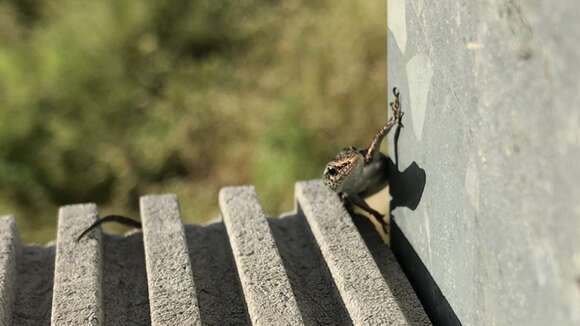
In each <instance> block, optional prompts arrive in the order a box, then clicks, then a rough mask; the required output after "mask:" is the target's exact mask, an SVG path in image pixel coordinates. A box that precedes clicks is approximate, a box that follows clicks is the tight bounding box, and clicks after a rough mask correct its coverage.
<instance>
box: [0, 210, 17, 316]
mask: <svg viewBox="0 0 580 326" xmlns="http://www.w3.org/2000/svg"><path fill="white" fill-rule="evenodd" d="M19 251H20V239H19V236H18V231H17V230H16V222H15V221H14V217H13V216H2V217H0V325H2V326H4V325H6V326H8V325H12V310H13V308H14V300H15V298H16V285H17V280H16V278H17V275H16V274H17V268H16V259H17V257H18V252H19Z"/></svg>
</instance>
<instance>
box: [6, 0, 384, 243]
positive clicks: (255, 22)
mask: <svg viewBox="0 0 580 326" xmlns="http://www.w3.org/2000/svg"><path fill="white" fill-rule="evenodd" d="M385 38H386V24H385V8H384V1H340V0H339V1H336V0H318V1H308V0H278V1H276V0H237V1H229V0H169V1H157V0H141V1H133V0H100V1H88V0H47V1H38V0H12V1H6V0H4V1H0V214H8V213H11V214H14V215H15V216H16V217H17V221H18V224H19V226H18V227H19V229H20V231H21V235H22V237H23V238H24V240H25V241H27V242H30V241H36V242H44V241H48V240H50V239H53V238H54V236H55V227H56V226H55V224H56V216H57V210H58V207H59V206H60V205H65V204H71V203H79V202H96V203H97V204H99V208H100V212H101V214H110V213H118V214H125V215H129V216H134V217H137V216H138V198H139V196H140V195H144V194H150V193H166V192H173V193H177V195H178V197H179V198H180V204H181V208H182V215H183V219H184V220H185V221H187V222H189V223H201V222H203V221H207V220H208V219H210V218H213V217H215V216H217V215H218V214H219V209H218V206H217V192H218V190H219V188H220V187H222V186H226V185H236V184H246V183H251V184H254V185H256V187H257V190H258V193H259V194H260V196H261V200H262V202H263V204H264V206H265V207H266V209H267V210H268V211H269V213H271V214H277V213H280V212H282V211H285V210H289V209H291V207H292V205H293V190H294V182H295V181H297V180H302V179H310V178H316V177H319V175H320V173H321V171H322V169H323V166H324V164H325V162H326V161H328V160H329V159H330V158H331V157H333V155H334V154H335V153H336V152H337V150H339V149H340V148H342V147H344V146H346V145H365V144H366V143H367V142H368V141H369V140H370V138H371V137H372V135H373V133H374V131H375V130H376V129H377V128H379V127H380V125H381V123H382V121H383V119H385V118H386V114H387V113H386V105H385V104H386V92H385V70H386V66H385V65H386V59H385Z"/></svg>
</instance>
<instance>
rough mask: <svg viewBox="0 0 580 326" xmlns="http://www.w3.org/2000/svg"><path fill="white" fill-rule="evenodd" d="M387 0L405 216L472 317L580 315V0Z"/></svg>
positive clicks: (538, 320)
mask: <svg viewBox="0 0 580 326" xmlns="http://www.w3.org/2000/svg"><path fill="white" fill-rule="evenodd" d="M387 2H388V82H389V85H390V86H391V87H392V86H398V87H399V88H400V90H401V94H402V97H401V99H402V105H403V110H404V111H405V113H406V115H405V118H404V119H405V120H404V122H405V128H403V129H402V131H401V134H400V138H399V142H398V152H399V153H398V154H399V169H400V170H401V171H405V169H406V168H407V167H409V166H410V165H411V163H413V162H416V165H417V166H418V167H419V168H421V169H424V170H425V175H426V178H425V188H424V192H423V193H422V196H421V199H420V201H419V204H418V206H417V207H413V206H414V205H405V203H402V204H401V206H408V207H411V208H415V209H414V210H412V209H411V208H408V207H399V208H396V210H395V211H394V216H395V221H396V222H397V224H398V226H399V227H400V229H401V230H402V232H403V233H404V234H405V236H406V237H407V238H408V239H409V241H410V243H411V244H412V245H413V247H414V248H415V250H416V251H417V253H418V255H419V256H420V258H421V259H422V261H423V262H424V264H425V265H426V266H427V269H428V270H429V271H430V273H431V275H432V276H433V278H434V280H435V282H436V283H437V284H438V285H439V287H440V289H441V291H442V292H443V294H444V296H445V297H446V298H447V300H448V301H449V303H450V305H451V306H452V308H453V310H454V311H455V313H456V314H457V317H458V318H459V320H460V321H461V322H462V323H463V324H464V325H578V324H580V281H579V279H578V278H579V277H580V186H579V183H580V82H579V79H580V2H578V0H560V1H539V0H534V1H507V0H497V1H493V0H491V1H490V0H487V1H467V0H463V1H451V0H440V1H419V0H412V1H403V0H388V1H387ZM389 95H390V94H389ZM389 100H390V97H389ZM404 186H406V187H415V186H416V185H412V184H407V185H404Z"/></svg>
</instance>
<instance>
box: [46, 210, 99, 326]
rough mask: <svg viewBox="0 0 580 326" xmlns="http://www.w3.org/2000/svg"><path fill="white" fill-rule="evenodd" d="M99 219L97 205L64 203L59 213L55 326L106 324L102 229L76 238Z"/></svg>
mask: <svg viewBox="0 0 580 326" xmlns="http://www.w3.org/2000/svg"><path fill="white" fill-rule="evenodd" d="M96 220H97V206H96V205H95V204H80V205H70V206H65V207H62V208H61V209H60V210H59V212H58V233H57V236H56V258H55V267H54V288H53V297H52V315H51V324H52V325H71V326H73V325H95V326H97V325H104V318H103V297H102V278H103V275H102V264H103V262H102V260H103V259H102V249H101V231H100V230H95V231H94V232H92V234H91V235H90V236H89V237H87V239H85V240H84V241H80V242H77V241H76V237H77V236H78V235H79V234H80V233H81V232H82V231H83V230H84V229H86V228H87V227H89V226H90V225H91V224H92V223H94V222H95V221H96Z"/></svg>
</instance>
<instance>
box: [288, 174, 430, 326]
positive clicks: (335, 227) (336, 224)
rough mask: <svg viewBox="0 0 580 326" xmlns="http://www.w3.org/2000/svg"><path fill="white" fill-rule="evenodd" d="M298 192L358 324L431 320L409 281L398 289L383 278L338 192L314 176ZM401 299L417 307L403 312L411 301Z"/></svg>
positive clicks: (403, 323)
mask: <svg viewBox="0 0 580 326" xmlns="http://www.w3.org/2000/svg"><path fill="white" fill-rule="evenodd" d="M296 198H297V200H298V205H299V208H300V210H301V211H302V212H303V214H304V216H305V217H306V220H307V221H308V224H309V225H310V229H311V230H312V234H313V235H314V238H315V239H316V241H317V242H318V245H319V246H320V251H321V252H322V256H323V257H324V258H325V260H326V264H327V265H328V268H329V269H330V272H331V274H332V276H333V278H334V282H335V284H336V287H337V288H338V290H339V292H340V294H341V296H342V299H343V301H344V304H345V306H346V309H347V310H348V312H349V313H350V317H351V318H352V321H353V323H354V324H355V325H409V324H412V325H430V322H429V320H428V318H427V316H426V315H425V312H424V310H423V309H422V307H421V305H419V304H417V302H418V299H417V298H416V297H415V296H414V293H413V291H412V289H411V287H410V285H409V284H408V283H406V282H403V283H400V284H397V289H399V288H400V287H406V289H405V291H395V288H393V287H391V286H389V285H390V284H392V282H389V283H387V281H386V280H385V279H384V278H383V275H382V274H381V271H380V270H379V268H378V266H377V264H376V262H375V261H374V259H373V256H372V255H371V253H370V252H369V250H368V248H367V247H366V245H365V242H364V240H363V238H362V237H361V235H360V233H359V232H358V230H357V229H356V227H355V225H354V224H353V221H352V219H351V217H350V216H349V214H348V213H347V212H346V210H345V209H344V207H343V205H342V203H341V202H340V199H339V198H338V196H337V195H336V193H334V192H332V191H331V190H330V189H328V188H327V187H326V186H324V185H323V184H322V182H321V181H320V180H315V181H309V182H299V183H297V184H296ZM385 249H386V248H385ZM391 262H392V263H393V264H395V261H394V260H391ZM396 274H398V280H399V281H402V280H405V278H404V276H403V275H402V272H401V271H400V270H395V275H396ZM405 281H406V280H405ZM400 295H404V296H405V297H403V298H402V297H400ZM401 301H403V302H409V301H411V302H415V304H414V308H413V309H414V310H413V311H412V312H407V313H403V308H408V307H409V305H408V304H405V305H402V304H401Z"/></svg>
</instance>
